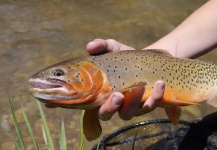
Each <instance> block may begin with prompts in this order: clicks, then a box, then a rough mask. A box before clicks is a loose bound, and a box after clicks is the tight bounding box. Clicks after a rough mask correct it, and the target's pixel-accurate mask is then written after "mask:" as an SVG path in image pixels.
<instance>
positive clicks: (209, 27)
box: [145, 0, 217, 58]
mask: <svg viewBox="0 0 217 150" xmlns="http://www.w3.org/2000/svg"><path fill="white" fill-rule="evenodd" d="M216 43H217V0H210V1H209V2H207V3H206V4H204V5H203V6H202V7H200V8H199V9H198V10H197V11H195V12H194V13H193V14H192V15H190V16H189V17H188V18H187V19H186V20H185V21H183V22H182V23H181V24H180V25H179V26H178V27H177V28H175V29H174V30H173V31H172V32H171V33H169V34H168V35H166V36H164V37H163V38H161V39H160V40H158V41H157V42H155V43H153V44H152V45H150V46H148V47H146V48H145V49H166V50H168V51H169V52H170V53H171V54H172V55H173V56H175V57H182V58H189V57H193V56H195V55H197V54H199V53H201V52H202V51H205V50H207V49H209V48H211V47H213V46H214V45H215V44H216Z"/></svg>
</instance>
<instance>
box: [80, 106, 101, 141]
mask: <svg viewBox="0 0 217 150" xmlns="http://www.w3.org/2000/svg"><path fill="white" fill-rule="evenodd" d="M97 112H98V111H97V109H91V110H86V111H85V113H84V118H83V130H84V135H85V137H86V139H87V140H88V141H92V140H95V139H97V138H98V137H99V136H100V135H101V133H102V128H101V125H100V122H99V118H98V114H97Z"/></svg>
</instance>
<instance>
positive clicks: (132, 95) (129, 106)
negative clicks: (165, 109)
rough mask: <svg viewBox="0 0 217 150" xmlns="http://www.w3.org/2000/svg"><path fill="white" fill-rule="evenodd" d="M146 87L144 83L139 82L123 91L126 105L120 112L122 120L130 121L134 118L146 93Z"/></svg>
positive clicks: (124, 104)
mask: <svg viewBox="0 0 217 150" xmlns="http://www.w3.org/2000/svg"><path fill="white" fill-rule="evenodd" d="M145 85H146V84H145V83H144V82H137V83H135V84H133V85H132V86H130V87H128V88H126V89H123V90H122V93H123V94H124V103H123V105H122V107H121V109H120V111H119V115H120V116H121V118H123V119H125V120H129V119H131V118H132V117H133V115H134V113H135V112H136V110H137V109H138V107H139V105H140V104H141V100H142V96H143V94H144V91H145ZM129 110H130V111H129Z"/></svg>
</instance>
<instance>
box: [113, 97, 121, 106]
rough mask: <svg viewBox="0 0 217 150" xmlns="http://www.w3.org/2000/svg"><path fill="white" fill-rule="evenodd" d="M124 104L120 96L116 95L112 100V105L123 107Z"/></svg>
mask: <svg viewBox="0 0 217 150" xmlns="http://www.w3.org/2000/svg"><path fill="white" fill-rule="evenodd" d="M122 102H123V99H122V98H121V97H119V96H116V95H114V96H113V98H112V104H113V105H121V104H122Z"/></svg>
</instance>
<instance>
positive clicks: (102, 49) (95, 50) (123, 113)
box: [86, 39, 165, 121]
mask: <svg viewBox="0 0 217 150" xmlns="http://www.w3.org/2000/svg"><path fill="white" fill-rule="evenodd" d="M86 48H87V51H88V52H89V53H90V54H91V55H96V54H102V53H106V52H114V51H115V52H119V51H123V50H134V48H132V47H129V46H127V45H124V44H122V43H120V42H117V41H115V40H113V39H108V40H103V39H95V40H94V41H91V42H89V43H88V44H87V47H86ZM164 86H165V84H164V82H163V81H162V80H159V81H156V83H155V85H154V87H153V91H152V95H151V96H150V97H149V98H148V99H147V100H146V101H145V102H144V103H142V104H140V103H141V99H138V100H135V101H133V105H131V106H129V107H128V109H122V107H121V106H122V105H123V102H124V95H123V94H122V93H119V92H113V93H112V94H111V95H110V97H109V98H108V99H107V101H106V102H105V103H104V104H103V105H102V106H101V107H100V108H99V118H100V119H101V120H104V121H106V120H109V119H110V118H111V117H112V116H113V115H114V114H115V113H116V112H117V111H119V116H120V118H122V119H123V120H130V119H131V118H132V117H133V116H137V115H141V114H144V113H148V112H150V111H152V110H154V109H155V108H156V107H157V106H158V104H159V102H160V100H161V99H162V97H163V94H164V89H165V87H164ZM143 94H144V90H141V91H139V93H138V95H141V97H142V95H143ZM138 97H140V96H138ZM141 109H142V111H141ZM138 110H140V111H139V112H140V113H139V114H138ZM129 112H130V113H129Z"/></svg>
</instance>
